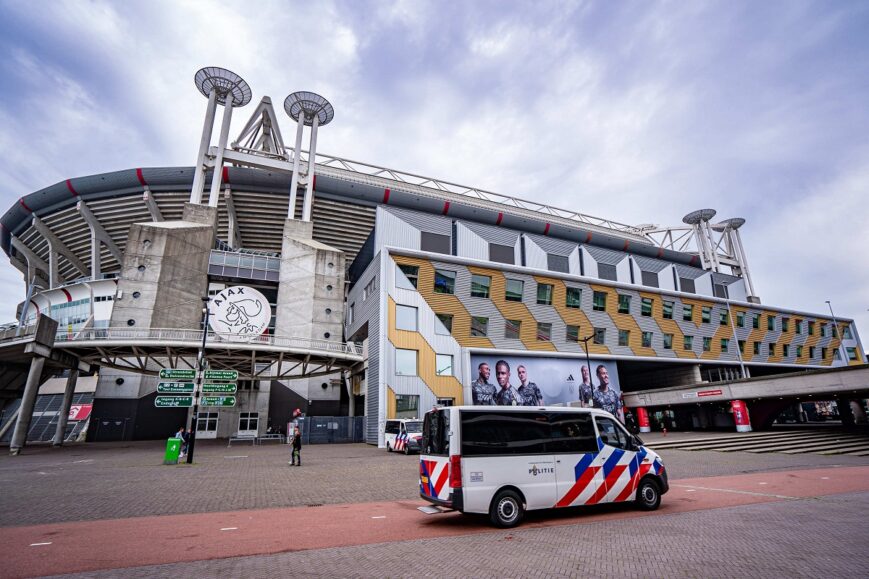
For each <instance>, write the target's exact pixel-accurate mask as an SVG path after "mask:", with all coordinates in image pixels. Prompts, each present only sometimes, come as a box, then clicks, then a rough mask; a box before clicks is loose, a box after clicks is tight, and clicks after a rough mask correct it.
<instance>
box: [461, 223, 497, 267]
mask: <svg viewBox="0 0 869 579" xmlns="http://www.w3.org/2000/svg"><path fill="white" fill-rule="evenodd" d="M456 254H457V255H460V256H462V257H468V258H471V259H482V260H487V259H489V257H490V256H489V242H488V241H486V240H485V239H483V238H482V237H481V236H480V235H478V234H477V233H476V232H475V231H472V230H471V229H470V228H468V227H467V226H466V224H465V223H456Z"/></svg>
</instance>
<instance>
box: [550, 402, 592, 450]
mask: <svg viewBox="0 0 869 579" xmlns="http://www.w3.org/2000/svg"><path fill="white" fill-rule="evenodd" d="M591 420H592V418H591V414H578V413H577V414H571V413H567V412H553V413H552V414H550V415H549V425H550V428H551V432H552V434H551V436H550V438H549V440H548V442H547V444H546V450H547V452H551V453H570V454H585V453H593V452H597V451H598V448H597V436H595V433H594V427H593V426H592V424H591Z"/></svg>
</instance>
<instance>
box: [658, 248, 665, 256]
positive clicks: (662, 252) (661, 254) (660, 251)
mask: <svg viewBox="0 0 869 579" xmlns="http://www.w3.org/2000/svg"><path fill="white" fill-rule="evenodd" d="M658 257H664V248H663V247H659V248H658Z"/></svg>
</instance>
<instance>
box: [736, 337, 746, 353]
mask: <svg viewBox="0 0 869 579" xmlns="http://www.w3.org/2000/svg"><path fill="white" fill-rule="evenodd" d="M737 344H738V345H739V353H740V354H745V340H739V341H738V342H737Z"/></svg>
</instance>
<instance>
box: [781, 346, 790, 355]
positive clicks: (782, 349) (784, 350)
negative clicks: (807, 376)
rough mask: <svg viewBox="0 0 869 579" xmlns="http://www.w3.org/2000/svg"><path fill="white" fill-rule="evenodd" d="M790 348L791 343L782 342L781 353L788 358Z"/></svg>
mask: <svg viewBox="0 0 869 579" xmlns="http://www.w3.org/2000/svg"><path fill="white" fill-rule="evenodd" d="M790 349H791V348H790V344H782V347H781V355H782V356H784V357H785V358H787V357H788V354H789V353H790Z"/></svg>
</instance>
